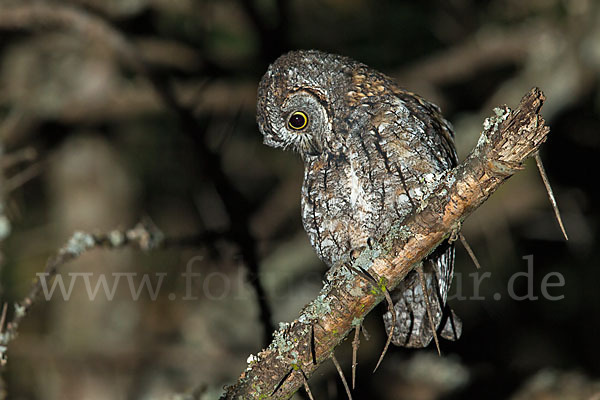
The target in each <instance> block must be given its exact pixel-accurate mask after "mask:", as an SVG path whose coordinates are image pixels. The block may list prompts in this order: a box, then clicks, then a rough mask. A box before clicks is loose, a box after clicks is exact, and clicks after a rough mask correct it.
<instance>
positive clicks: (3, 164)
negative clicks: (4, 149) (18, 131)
mask: <svg viewBox="0 0 600 400" xmlns="http://www.w3.org/2000/svg"><path fill="white" fill-rule="evenodd" d="M37 157H38V154H37V151H36V150H35V149H34V148H33V147H25V148H24V149H20V150H17V151H13V152H11V153H8V154H5V155H3V156H2V157H1V158H0V168H3V169H7V168H11V167H14V166H15V165H17V164H20V163H23V162H31V161H34V160H35V159H36V158H37Z"/></svg>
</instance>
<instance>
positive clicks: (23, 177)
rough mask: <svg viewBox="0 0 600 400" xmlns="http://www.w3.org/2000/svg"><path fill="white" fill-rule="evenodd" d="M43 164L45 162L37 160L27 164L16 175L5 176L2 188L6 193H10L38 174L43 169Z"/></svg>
mask: <svg viewBox="0 0 600 400" xmlns="http://www.w3.org/2000/svg"><path fill="white" fill-rule="evenodd" d="M44 166H45V163H43V162H37V163H35V164H32V165H29V166H28V167H27V168H25V169H24V170H23V171H20V172H19V173H17V174H16V175H13V176H11V177H10V178H7V179H6V181H5V183H4V184H5V187H4V190H5V191H6V193H10V192H12V191H14V190H16V189H18V188H20V187H21V186H23V185H24V184H26V183H27V182H29V181H30V180H32V179H33V178H35V177H36V176H38V175H40V174H41V173H42V172H43V171H44Z"/></svg>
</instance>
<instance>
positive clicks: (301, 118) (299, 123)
mask: <svg viewBox="0 0 600 400" xmlns="http://www.w3.org/2000/svg"><path fill="white" fill-rule="evenodd" d="M288 125H289V126H290V128H292V129H295V130H297V131H299V130H300V129H304V128H305V127H306V125H308V117H307V116H306V114H305V113H303V112H302V111H295V112H294V113H292V115H290V119H289V121H288Z"/></svg>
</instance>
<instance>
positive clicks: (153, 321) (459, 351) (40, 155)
mask: <svg viewBox="0 0 600 400" xmlns="http://www.w3.org/2000/svg"><path fill="white" fill-rule="evenodd" d="M307 48H316V49H321V50H325V51H330V52H335V53H340V54H344V55H347V56H350V57H352V58H355V59H358V60H360V61H362V62H364V63H366V64H368V65H370V66H372V67H374V68H376V69H379V70H381V71H383V72H385V73H387V74H389V75H391V76H393V77H394V78H396V79H397V80H398V81H399V82H400V83H401V84H402V86H404V87H406V88H408V89H410V90H412V91H415V92H417V93H419V94H421V95H422V96H424V97H426V98H427V99H429V100H431V101H433V102H435V103H436V104H438V105H439V106H440V107H441V108H442V110H443V112H444V114H445V116H446V117H447V118H448V119H449V120H450V121H451V122H452V123H453V124H454V127H455V130H456V144H457V147H458V152H459V156H460V158H461V159H463V158H464V157H465V156H466V155H467V154H468V152H469V150H470V149H471V148H472V147H473V146H474V144H475V143H476V141H477V138H478V135H479V132H480V130H481V124H482V122H483V120H484V118H485V117H487V116H490V115H492V114H493V112H492V109H493V107H495V106H498V105H501V104H504V103H506V104H508V105H509V106H515V105H516V104H517V103H518V101H519V99H520V98H521V96H523V95H524V94H525V93H526V92H527V91H528V90H529V89H530V88H531V87H533V86H539V87H540V88H541V89H542V90H543V91H544V92H545V93H546V96H547V98H548V100H547V103H546V105H545V106H544V108H543V115H544V117H545V118H546V120H547V123H548V125H549V126H550V127H551V133H550V136H549V139H548V142H547V143H546V144H545V145H544V146H543V148H542V152H541V155H542V158H543V160H544V162H545V166H546V169H547V172H548V175H549V178H550V181H551V182H552V184H553V188H554V192H555V194H556V197H557V201H558V204H559V206H560V208H561V211H562V215H563V219H564V221H565V225H566V228H567V231H568V233H569V237H570V240H569V241H568V242H566V241H565V240H564V239H563V238H562V236H561V233H560V230H559V228H558V225H557V223H556V221H555V219H554V215H553V212H552V208H551V206H550V203H549V201H548V198H547V196H546V193H545V190H544V187H543V184H542V181H541V178H540V177H539V175H538V173H537V169H536V166H535V164H534V163H532V162H531V160H530V161H529V162H528V163H527V165H526V169H525V170H524V171H522V172H520V173H519V174H517V175H516V176H514V177H513V178H511V179H510V180H509V181H508V182H507V183H506V184H505V185H503V186H502V187H501V188H500V190H499V191H498V192H497V193H495V194H494V195H493V196H492V198H491V199H490V200H489V201H488V202H487V203H485V204H484V205H483V206H482V207H481V208H480V209H479V210H477V212H476V213H475V214H474V215H473V216H472V217H470V218H469V219H468V220H467V221H466V223H465V224H464V230H463V233H464V234H465V236H466V237H467V238H468V240H469V242H470V244H471V246H472V247H473V249H474V251H475V253H476V254H477V256H478V257H479V260H480V262H481V264H482V266H483V269H482V270H481V271H476V270H475V267H474V266H473V264H472V262H471V260H470V259H469V257H468V256H467V254H466V252H465V251H464V249H462V248H461V247H460V246H458V250H457V262H456V270H457V276H456V283H455V288H454V289H453V293H454V294H455V296H454V298H453V299H451V300H450V303H451V305H452V306H453V307H454V308H455V309H456V311H457V313H458V314H459V315H460V316H461V318H462V320H463V324H464V331H463V336H462V338H461V339H460V340H459V341H458V342H455V343H451V342H447V341H442V343H441V347H442V357H438V356H437V354H436V352H435V349H434V348H433V347H432V346H430V347H429V348H427V349H425V350H407V349H401V348H394V349H392V350H391V351H390V352H389V353H388V355H387V357H386V359H385V360H384V363H383V365H382V367H381V368H380V370H379V371H378V372H377V373H376V374H372V373H371V371H372V369H373V366H374V364H375V362H376V360H377V358H378V356H379V352H380V351H381V349H382V347H383V342H384V338H385V336H384V335H385V333H384V331H383V324H382V323H381V320H380V318H379V314H380V312H381V311H382V310H379V309H378V310H376V311H375V312H373V313H372V315H370V316H369V317H368V318H367V320H366V327H367V329H368V331H369V333H370V336H371V339H370V340H369V341H365V340H364V339H363V340H362V342H361V343H362V345H361V348H360V351H359V365H358V378H357V379H358V382H357V389H356V391H355V392H354V398H358V399H362V398H365V399H367V398H368V399H465V398H482V397H483V398H489V399H506V398H511V399H529V398H536V399H565V398H572V399H592V398H593V399H598V398H600V397H598V396H600V380H599V376H600V362H599V360H598V359H599V356H600V351H599V345H598V339H597V338H598V337H599V335H600V329H599V326H600V322H599V318H598V315H599V311H600V294H599V293H600V291H599V290H598V286H599V284H600V272H599V268H598V267H600V262H599V260H598V258H599V257H598V253H597V248H598V245H599V237H598V222H599V208H598V204H599V201H600V199H599V192H598V190H596V189H597V182H598V178H597V175H598V167H597V162H598V156H599V155H600V153H599V150H600V90H599V89H600V85H599V76H600V5H599V4H598V3H597V2H595V1H593V0H535V1H521V0H506V1H501V0H489V1H479V2H476V1H469V0H452V1H446V0H444V1H442V0H438V1H420V2H400V1H397V2H394V1H377V2H375V1H368V0H351V1H342V0H321V1H316V0H314V1H313V0H307V1H285V0H279V1H276V0H239V1H233V0H218V1H217V0H214V1H201V0H197V1H193V0H128V1H122V0H109V1H107V0H73V1H63V2H29V1H7V0H0V146H1V149H2V153H0V157H1V158H0V161H1V164H0V168H1V169H0V171H1V172H2V174H1V175H2V179H0V193H1V196H2V197H0V219H2V220H1V221H0V222H2V223H4V226H3V228H2V229H0V231H2V232H0V233H1V235H0V238H1V239H0V240H1V242H0V246H1V247H0V250H1V253H2V254H1V259H0V263H1V268H2V270H1V277H2V288H1V289H2V298H3V299H4V301H6V302H8V303H9V304H12V303H14V302H16V301H19V300H20V299H22V298H23V296H25V294H26V292H27V290H28V288H29V287H30V285H31V283H32V280H33V278H34V277H35V274H36V272H40V271H42V270H43V268H44V265H45V262H46V259H47V258H48V257H49V256H50V255H52V254H54V253H55V252H56V251H57V249H59V248H60V247H61V246H62V245H63V244H64V243H65V242H66V241H67V239H68V238H69V237H70V235H71V234H72V233H73V232H74V231H76V230H86V231H89V232H107V231H109V230H111V229H115V228H118V229H126V228H129V227H132V226H133V225H135V223H136V222H137V221H138V220H140V219H141V218H143V217H150V218H151V219H152V220H153V221H154V223H155V224H156V225H157V226H158V227H159V228H160V229H161V230H162V231H163V232H164V234H165V237H166V242H165V243H164V245H163V247H162V248H161V249H158V250H155V251H151V252H147V253H143V252H140V251H138V250H136V249H133V248H127V249H121V250H93V251H90V252H88V253H86V254H84V255H83V256H82V257H81V259H80V260H78V261H77V262H74V263H70V264H68V265H65V266H64V267H63V268H61V270H60V271H59V273H60V274H61V276H62V277H63V278H64V279H65V282H67V283H68V279H69V278H68V273H69V272H93V273H94V274H96V275H95V277H94V278H93V279H92V282H95V279H96V277H97V276H98V275H97V274H101V273H105V274H108V276H109V281H111V282H112V278H111V276H112V275H110V274H113V273H117V272H136V273H138V277H139V279H140V280H141V277H142V274H150V276H151V281H152V282H154V283H156V281H157V279H156V276H157V275H156V274H157V273H166V276H165V278H164V282H163V283H162V286H161V290H160V291H159V293H158V297H157V298H156V299H155V300H154V301H153V300H152V299H151V298H150V296H149V295H148V294H146V293H144V294H142V295H141V296H140V298H139V299H138V300H133V299H132V296H131V294H130V292H129V290H128V288H127V286H126V285H125V284H124V283H122V284H121V285H120V286H119V287H118V289H117V291H116V295H115V297H114V298H113V299H112V300H108V299H107V298H106V296H104V295H103V293H100V294H99V295H98V296H97V297H96V298H95V299H94V300H93V301H92V300H90V299H89V298H88V296H87V294H86V291H85V287H84V285H83V283H82V282H81V281H80V282H78V283H77V284H75V285H74V291H73V294H72V297H71V299H70V300H68V301H64V300H62V299H61V298H60V296H58V295H55V296H54V297H53V298H52V300H51V301H45V300H43V299H42V300H40V301H38V302H37V303H36V304H35V305H34V307H33V308H32V310H31V312H30V313H29V315H27V317H26V318H25V319H24V322H23V324H22V326H21V327H20V329H19V333H20V335H19V337H18V338H17V339H16V340H14V341H12V342H11V343H10V346H9V349H8V357H9V358H8V364H7V366H6V367H5V368H4V374H3V385H4V386H3V387H4V390H5V393H4V394H5V395H6V394H8V397H9V398H12V399H83V398H86V399H142V398H143V399H155V398H177V399H188V398H189V399H193V398H202V399H204V398H206V399H210V398H216V397H218V395H219V394H220V392H221V388H222V386H223V385H224V384H230V383H233V382H234V381H235V380H236V379H237V377H238V375H239V374H240V373H241V372H242V371H243V370H244V369H245V366H246V358H247V357H248V355H250V354H256V353H257V352H258V351H259V350H260V349H261V348H262V347H263V346H264V345H265V341H266V340H267V338H268V337H269V336H270V331H269V328H268V323H266V321H267V319H268V318H266V317H268V316H269V315H268V310H270V312H271V314H272V315H271V316H270V317H271V318H270V319H271V320H272V321H273V323H275V324H276V323H278V322H279V321H291V320H292V319H294V318H295V317H296V316H297V315H298V312H299V310H300V309H301V307H302V306H303V305H304V304H305V303H307V302H308V301H310V299H312V298H313V297H314V296H315V295H316V294H317V293H318V290H319V288H320V286H321V278H322V274H323V266H322V264H321V263H320V262H319V260H318V259H317V258H316V256H315V255H314V253H313V251H312V249H311V248H310V245H309V243H308V240H307V238H306V235H305V233H304V232H303V231H302V225H301V221H300V213H299V207H300V205H299V201H300V185H301V179H302V165H301V160H300V159H299V157H298V156H297V155H295V154H292V153H286V152H282V151H279V150H274V149H271V148H268V147H266V146H264V145H262V143H261V140H262V138H261V136H260V134H259V132H258V129H257V127H256V123H255V120H254V118H255V117H254V116H255V104H256V100H255V97H256V87H257V84H258V81H259V79H260V77H261V76H262V74H263V73H264V72H265V70H266V68H267V66H268V64H269V62H271V61H273V60H274V59H275V58H276V57H277V56H279V55H280V54H282V53H284V52H285V51H287V50H291V49H307ZM11 160H12V161H11ZM15 160H16V161H15ZM9 161H10V162H9ZM8 221H10V231H9V230H8V225H7V223H8ZM0 225H1V224H0ZM528 255H533V263H532V265H533V269H532V271H533V274H532V276H531V280H530V281H528V280H527V279H526V278H525V277H523V276H521V277H518V278H516V279H515V280H514V281H513V283H514V292H515V293H516V294H517V295H519V296H523V295H525V294H526V293H527V291H528V285H529V284H530V285H531V287H532V289H533V293H532V294H533V295H534V296H538V299H537V300H529V299H525V300H519V299H517V298H516V297H515V296H510V293H509V287H510V285H509V282H511V277H513V276H514V274H516V273H518V272H527V262H526V260H525V259H523V257H524V256H528ZM186 265H190V266H191V267H192V268H193V270H194V272H196V273H199V274H200V276H199V277H197V278H195V279H194V281H193V287H192V290H193V295H194V296H195V297H196V298H195V299H194V300H189V299H188V300H186V299H184V296H185V295H186V293H187V292H186V290H187V289H188V287H187V286H186V282H185V280H184V279H183V278H182V276H181V274H182V273H183V272H185V271H186ZM488 272H489V274H488V275H489V276H488V277H486V278H483V280H481V284H480V285H479V289H478V291H477V289H476V288H475V286H474V284H473V279H474V278H477V279H481V278H482V276H483V274H484V273H488ZM549 273H559V274H560V275H561V276H562V277H563V278H564V282H565V284H564V286H563V287H552V288H550V289H549V293H550V295H552V296H564V297H563V298H561V299H560V300H556V301H553V300H552V299H549V298H544V296H543V292H542V291H541V285H542V281H543V279H544V276H546V275H547V274H549ZM469 274H476V275H469ZM136 279H137V278H136ZM257 279H258V280H257ZM136 282H138V283H139V281H136ZM257 282H260V283H259V284H257ZM550 282H556V278H551V279H550ZM257 288H258V290H259V292H260V291H262V292H263V296H262V298H263V299H264V300H263V301H262V303H261V302H259V301H257V296H256V291H257ZM170 294H171V295H172V296H171V297H169V295H170ZM495 294H499V295H500V300H495V298H497V297H494V295H495ZM465 297H466V299H464V298H465ZM173 298H174V299H173ZM172 299H173V300H172ZM261 304H262V306H261ZM261 310H262V311H261ZM8 314H9V316H8V319H9V320H10V319H11V318H12V316H13V314H14V311H13V309H12V307H9V313H8ZM336 354H337V355H338V358H339V359H340V360H341V361H342V364H343V367H344V370H345V371H346V374H347V375H349V373H350V363H349V361H350V349H349V346H348V343H345V344H344V345H343V346H342V347H341V348H340V349H338V351H337V353H336ZM310 385H311V388H312V391H313V394H314V395H315V398H317V399H336V398H345V394H344V393H343V388H342V386H341V383H340V381H339V378H338V377H337V375H336V374H335V371H334V370H333V367H332V366H331V365H325V366H323V367H322V368H321V369H320V370H319V371H318V372H317V374H316V375H315V376H314V377H313V378H311V380H310ZM176 394H177V395H176ZM594 394H595V396H596V397H593V395H594ZM177 396H178V397H177Z"/></svg>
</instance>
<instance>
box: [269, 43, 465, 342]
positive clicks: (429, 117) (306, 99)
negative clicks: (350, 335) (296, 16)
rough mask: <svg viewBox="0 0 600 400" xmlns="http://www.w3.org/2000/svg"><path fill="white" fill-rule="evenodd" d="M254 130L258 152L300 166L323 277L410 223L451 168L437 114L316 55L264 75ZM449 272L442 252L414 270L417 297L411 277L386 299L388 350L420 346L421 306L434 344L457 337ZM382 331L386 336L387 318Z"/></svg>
mask: <svg viewBox="0 0 600 400" xmlns="http://www.w3.org/2000/svg"><path fill="white" fill-rule="evenodd" d="M257 121H258V125H259V129H260V131H261V133H262V134H263V135H264V142H265V144H267V145H269V146H272V147H281V148H284V149H287V148H291V149H293V150H295V151H297V152H298V153H300V155H301V157H302V159H303V161H304V166H305V169H304V183H303V185H302V203H301V204H302V221H303V225H304V229H305V230H306V232H307V233H308V236H309V239H310V242H311V244H312V246H313V248H314V249H315V251H316V252H317V254H318V256H319V257H320V258H321V260H323V261H324V262H325V263H326V264H327V265H328V266H329V267H331V266H333V265H335V263H336V262H337V261H339V260H341V259H343V258H344V257H345V256H347V254H348V253H349V252H350V251H351V250H353V249H356V248H362V247H364V246H366V244H367V240H368V239H369V238H374V239H378V238H380V237H381V236H382V235H384V234H385V233H386V232H387V231H388V230H389V229H390V228H391V226H392V225H393V224H397V223H399V222H401V221H403V220H404V219H406V218H407V217H408V216H410V215H411V213H412V212H413V211H414V210H415V209H416V208H418V207H419V205H421V204H422V201H423V199H424V197H425V196H426V195H427V193H428V191H430V190H431V189H432V188H433V187H434V185H435V183H436V182H437V181H439V179H440V178H441V177H442V176H443V175H444V173H445V172H446V171H447V170H449V169H451V168H453V167H454V166H455V165H456V163H457V157H456V151H455V148H454V140H453V132H452V127H451V126H450V124H449V123H448V122H447V121H446V120H445V119H444V118H443V117H442V115H441V113H440V110H439V108H438V107H437V106H435V105H433V104H431V103H429V102H427V101H425V100H424V99H422V98H421V97H419V96H417V95H416V94H414V93H411V92H408V91H405V90H403V89H401V88H400V87H399V86H398V85H397V84H396V83H395V82H394V81H393V80H392V79H391V78H389V77H387V76H386V75H384V74H382V73H380V72H377V71H375V70H373V69H371V68H369V67H367V66H366V65H364V64H361V63H358V62H356V61H353V60H351V59H349V58H346V57H342V56H338V55H333V54H327V53H323V52H319V51H295V52H291V53H288V54H286V55H284V56H281V57H280V58H279V59H277V60H276V61H275V62H274V63H273V64H272V65H271V66H270V67H269V69H268V71H267V73H266V74H265V75H264V76H263V78H262V80H261V82H260V86H259V90H258V105H257ZM453 266H454V248H453V246H452V245H450V244H447V243H445V244H443V245H440V247H438V249H437V250H436V251H435V252H434V253H433V254H432V255H430V256H429V258H428V259H426V260H425V261H424V264H423V269H424V276H425V281H426V292H427V293H423V288H422V286H421V285H420V281H419V279H418V277H417V275H416V272H415V271H413V272H411V273H410V274H409V275H408V276H407V277H406V279H405V280H404V281H403V282H402V283H401V284H400V285H399V286H398V287H397V288H396V289H395V290H394V292H393V293H392V298H393V300H394V303H395V305H394V310H395V312H396V327H395V330H394V337H393V338H392V340H393V343H395V344H397V345H402V346H408V347H424V346H427V345H428V344H429V342H430V341H431V339H432V337H433V331H432V329H431V324H430V323H429V320H428V319H427V315H426V302H425V296H427V299H429V303H430V307H431V311H432V317H433V318H432V319H433V322H434V326H436V327H438V326H439V329H438V330H439V331H440V333H441V335H442V336H443V337H446V338H449V339H452V340H454V339H457V338H458V337H459V336H460V333H461V325H460V321H459V320H458V318H457V317H456V316H455V315H454V314H453V313H452V312H450V311H449V310H448V309H447V307H446V298H447V293H448V290H449V288H450V284H451V281H452V275H453ZM384 321H385V322H386V325H387V326H388V328H389V325H390V324H391V321H392V316H391V314H390V313H389V312H388V313H386V314H385V315H384ZM436 329H437V328H436Z"/></svg>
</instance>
